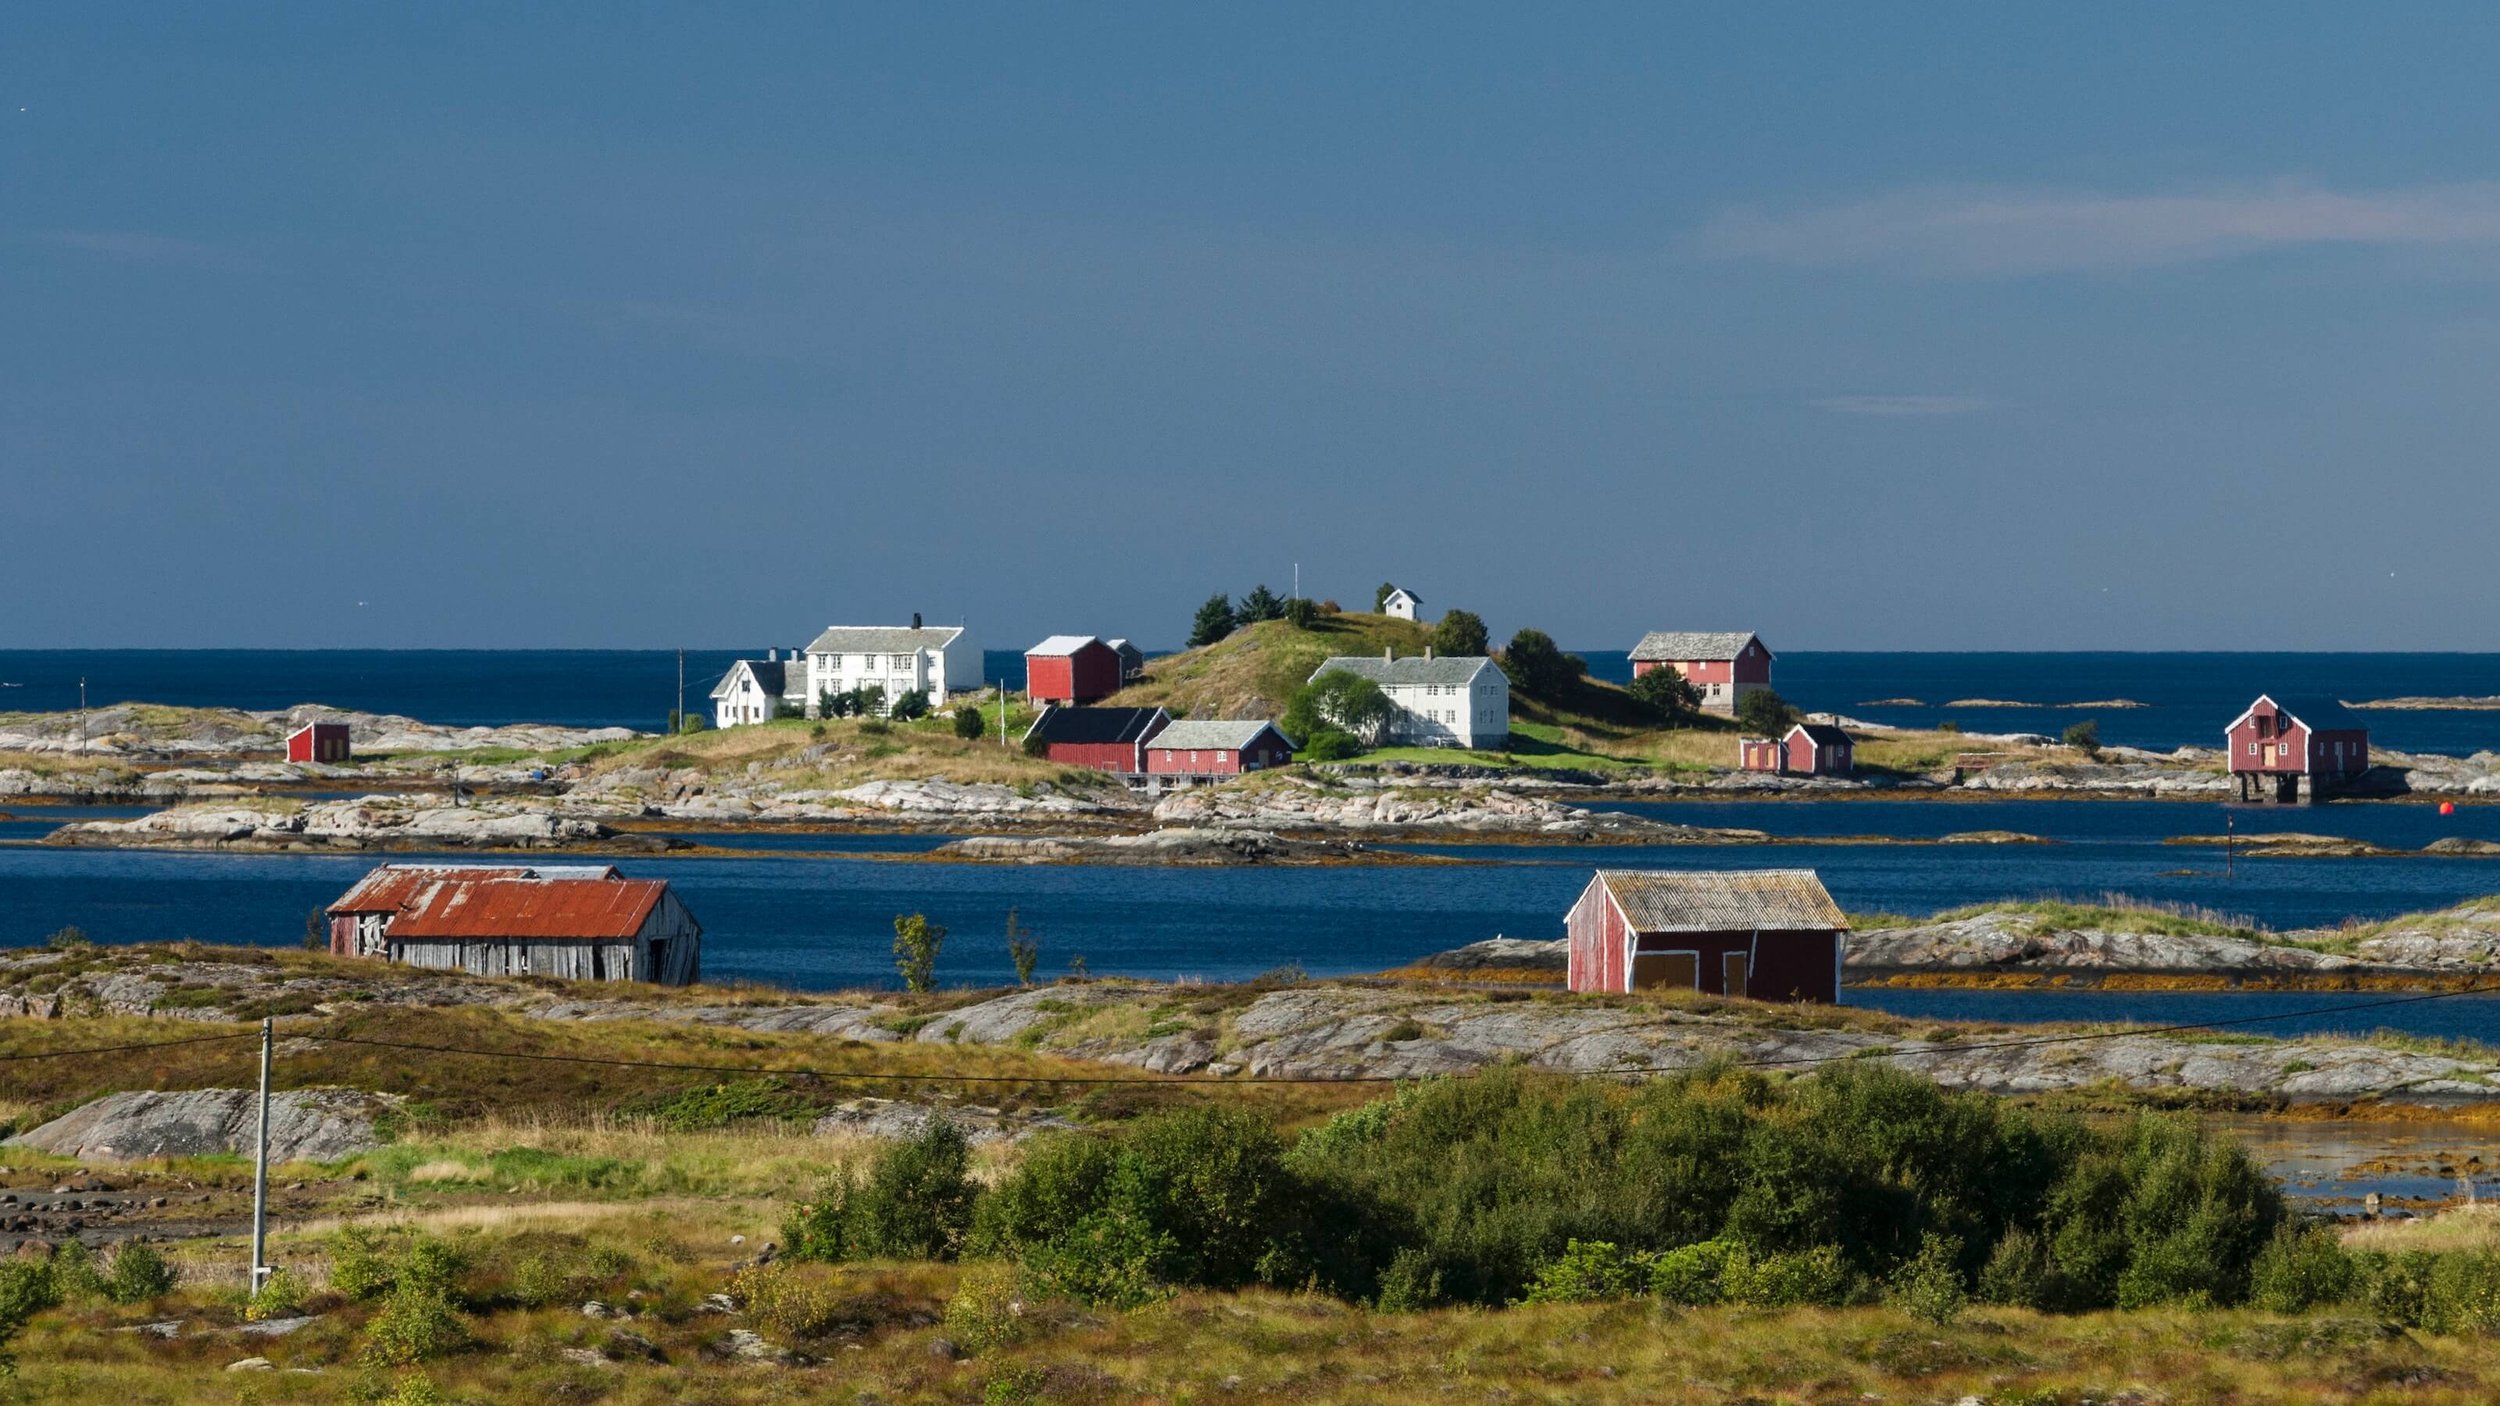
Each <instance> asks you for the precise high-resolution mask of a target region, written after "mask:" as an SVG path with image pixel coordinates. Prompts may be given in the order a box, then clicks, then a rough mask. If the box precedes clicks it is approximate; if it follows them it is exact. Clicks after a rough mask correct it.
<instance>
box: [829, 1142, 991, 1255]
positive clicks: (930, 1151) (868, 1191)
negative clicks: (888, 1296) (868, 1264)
mask: <svg viewBox="0 0 2500 1406" xmlns="http://www.w3.org/2000/svg"><path fill="white" fill-rule="evenodd" d="M971 1165H972V1149H971V1145H970V1144H969V1143H967V1142H966V1141H965V1140H964V1135H963V1130H962V1129H960V1128H958V1127H956V1126H955V1125H954V1124H953V1123H951V1122H948V1121H946V1120H944V1119H937V1120H935V1121H933V1122H931V1123H930V1124H929V1126H928V1127H927V1128H925V1129H923V1130H922V1131H921V1133H920V1134H919V1135H918V1136H916V1137H910V1138H905V1139H902V1140H900V1141H897V1142H892V1143H888V1144H887V1145H886V1146H884V1147H882V1148H880V1149H879V1150H878V1152H877V1154H876V1156H875V1157H874V1158H872V1159H871V1160H870V1162H869V1165H868V1172H867V1175H866V1176H865V1177H860V1178H854V1177H853V1176H852V1175H851V1172H850V1170H849V1169H848V1168H844V1169H842V1170H841V1171H839V1172H837V1173H836V1174H835V1175H834V1177H833V1178H832V1180H830V1181H829V1182H827V1183H826V1185H825V1189H824V1191H823V1192H822V1193H821V1194H819V1195H818V1196H817V1198H816V1199H815V1200H814V1201H812V1202H808V1203H805V1204H802V1205H799V1206H797V1207H794V1208H793V1209H792V1211H791V1214H790V1217H789V1218H788V1219H787V1220H785V1221H784V1222H783V1223H782V1227H781V1238H782V1243H783V1245H784V1246H785V1247H786V1248H787V1251H788V1253H789V1254H790V1256H791V1257H792V1258H793V1259H801V1260H828V1261H831V1260H845V1259H871V1258H886V1259H952V1258H954V1257H955V1255H956V1254H957V1252H959V1251H960V1250H961V1249H962V1248H963V1245H964V1241H965V1239H966V1237H967V1236H969V1235H970V1233H971V1231H972V1224H973V1213H974V1208H975V1198H976V1194H977V1193H976V1190H975V1188H974V1186H973V1184H972V1180H971V1177H970V1175H969V1173H970V1170H971Z"/></svg>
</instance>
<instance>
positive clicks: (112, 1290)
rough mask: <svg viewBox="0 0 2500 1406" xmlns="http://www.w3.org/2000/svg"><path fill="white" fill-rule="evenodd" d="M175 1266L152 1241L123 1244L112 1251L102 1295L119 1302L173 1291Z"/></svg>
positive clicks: (155, 1297)
mask: <svg viewBox="0 0 2500 1406" xmlns="http://www.w3.org/2000/svg"><path fill="white" fill-rule="evenodd" d="M173 1288H174V1267H173V1266H172V1265H170V1264H167V1263H166V1262H165V1257H164V1256H163V1255H162V1254H159V1253H158V1252H157V1250H156V1247H154V1246H152V1245H132V1244H125V1245H123V1246H122V1247H121V1248H120V1249H118V1250H115V1251H114V1252H113V1267H112V1271H111V1273H109V1274H108V1275H107V1276H106V1277H105V1280H104V1296H105V1297H106V1298H109V1299H111V1300H112V1301H113V1302H115V1303H118V1304H135V1303H147V1302H149V1301H150V1300H152V1299H160V1298H163V1297H164V1296H165V1295H167V1294H169V1293H172V1292H173Z"/></svg>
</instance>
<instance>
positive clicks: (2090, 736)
mask: <svg viewBox="0 0 2500 1406" xmlns="http://www.w3.org/2000/svg"><path fill="white" fill-rule="evenodd" d="M2066 745H2067V746H2069V747H2072V748H2074V749H2075V750H2076V751H2078V752H2081V753H2083V754H2084V755H2085V756H2087V757H2097V756H2099V755H2100V754H2101V723H2100V720H2099V719H2098V718H2085V719H2084V720H2083V721H2082V722H2079V723H2077V724H2075V725H2074V726H2073V727H2070V728H2068V729H2066Z"/></svg>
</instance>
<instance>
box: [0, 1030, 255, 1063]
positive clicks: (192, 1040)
mask: <svg viewBox="0 0 2500 1406" xmlns="http://www.w3.org/2000/svg"><path fill="white" fill-rule="evenodd" d="M259 1034H260V1032H259V1031H257V1030H239V1031H235V1032H233V1033H231V1034H226V1035H191V1036H186V1037H184V1038H182V1039H179V1040H150V1041H145V1042H142V1043H139V1044H132V1045H84V1046H80V1047H79V1048H76V1049H68V1050H27V1051H24V1052H22V1053H17V1054H0V1060H4V1061H9V1062H15V1061H18V1060H28V1059H68V1058H70V1057H72V1056H75V1055H106V1054H128V1053H130V1052H132V1051H134V1050H165V1049H172V1048H173V1047H174V1046H176V1045H205V1044H208V1043H210V1042H212V1041H216V1040H250V1039H256V1038H258V1037H259Z"/></svg>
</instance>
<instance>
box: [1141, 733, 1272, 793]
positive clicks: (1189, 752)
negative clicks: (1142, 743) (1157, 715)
mask: <svg viewBox="0 0 2500 1406" xmlns="http://www.w3.org/2000/svg"><path fill="white" fill-rule="evenodd" d="M1145 753H1146V774H1147V775H1148V776H1149V777H1152V778H1155V779H1156V780H1158V781H1171V782H1191V781H1209V782H1212V781H1222V780H1225V779H1226V778H1228V777H1234V776H1239V775H1241V774H1242V773H1243V772H1248V771H1265V770H1266V769H1268V768H1269V767H1278V766H1283V765H1284V764H1285V763H1287V762H1289V761H1291V760H1293V744H1292V743H1291V742H1288V741H1286V740H1285V735H1284V734H1283V733H1281V732H1278V731H1277V730H1276V727H1275V725H1274V724H1272V723H1266V722H1261V721H1258V720H1256V719H1252V720H1248V721H1242V722H1218V721H1212V720H1193V719H1189V718H1183V719H1181V720H1180V721H1178V722H1175V723H1171V724H1169V725H1167V726H1165V727H1164V729H1163V730H1162V731H1160V732H1158V733H1156V734H1155V735H1154V736H1153V737H1151V738H1149V739H1147V744H1146V749H1145Z"/></svg>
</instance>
